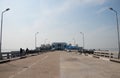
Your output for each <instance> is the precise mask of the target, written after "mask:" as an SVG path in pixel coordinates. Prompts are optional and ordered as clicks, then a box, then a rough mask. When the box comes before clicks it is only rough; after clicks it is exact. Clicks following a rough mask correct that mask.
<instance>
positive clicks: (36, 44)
mask: <svg viewBox="0 0 120 78" xmlns="http://www.w3.org/2000/svg"><path fill="white" fill-rule="evenodd" d="M38 33H39V32H36V33H35V49H36V47H37V37H36V35H37V34H38Z"/></svg>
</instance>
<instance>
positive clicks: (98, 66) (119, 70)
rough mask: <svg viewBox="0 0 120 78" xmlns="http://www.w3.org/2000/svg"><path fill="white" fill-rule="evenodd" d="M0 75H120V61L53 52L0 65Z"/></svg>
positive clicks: (61, 77) (72, 77)
mask: <svg viewBox="0 0 120 78" xmlns="http://www.w3.org/2000/svg"><path fill="white" fill-rule="evenodd" d="M0 78H120V63H115V62H110V61H107V60H101V59H96V58H93V57H90V56H84V55H79V54H76V53H75V52H71V53H67V52H63V51H55V52H48V53H43V54H40V55H37V56H32V57H28V58H24V59H20V60H16V61H11V62H7V63H3V64H0Z"/></svg>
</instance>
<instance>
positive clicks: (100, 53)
mask: <svg viewBox="0 0 120 78" xmlns="http://www.w3.org/2000/svg"><path fill="white" fill-rule="evenodd" d="M113 56H114V54H113V53H112V52H109V51H94V54H93V57H97V58H99V57H105V58H113Z"/></svg>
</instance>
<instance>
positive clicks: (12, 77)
mask: <svg viewBox="0 0 120 78" xmlns="http://www.w3.org/2000/svg"><path fill="white" fill-rule="evenodd" d="M46 58H48V55H46V56H45V57H44V58H42V59H41V60H38V61H36V62H35V63H33V64H31V65H30V66H28V67H27V68H23V69H22V70H21V71H19V72H17V73H15V74H14V75H11V76H9V78H14V77H15V76H17V75H19V74H21V73H23V72H25V71H26V70H28V69H30V68H31V67H33V66H34V65H36V64H38V63H39V62H40V61H41V63H42V62H43V60H45V59H46Z"/></svg>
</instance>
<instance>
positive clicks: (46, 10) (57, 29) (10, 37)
mask: <svg viewBox="0 0 120 78" xmlns="http://www.w3.org/2000/svg"><path fill="white" fill-rule="evenodd" d="M109 7H112V8H114V9H115V10H117V11H118V13H119V14H118V16H119V20H120V0H0V12H2V11H4V10H5V9H6V8H10V10H9V11H8V12H5V13H4V23H3V40H2V49H19V48H27V47H28V48H30V49H33V48H34V46H35V33H36V32H39V34H37V46H40V45H41V44H43V43H52V42H67V43H72V44H73V43H74V40H75V43H76V44H79V46H82V35H81V34H80V32H83V33H84V35H85V48H117V32H116V19H115V13H114V12H112V11H110V10H109V9H108V8H109ZM119 22H120V21H119Z"/></svg>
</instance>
